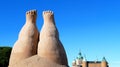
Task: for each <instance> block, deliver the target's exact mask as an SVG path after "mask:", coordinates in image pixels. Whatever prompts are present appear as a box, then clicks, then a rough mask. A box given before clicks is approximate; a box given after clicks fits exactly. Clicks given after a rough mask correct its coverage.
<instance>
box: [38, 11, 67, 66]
mask: <svg viewBox="0 0 120 67" xmlns="http://www.w3.org/2000/svg"><path fill="white" fill-rule="evenodd" d="M43 19H44V24H43V27H42V30H41V32H40V37H39V40H40V41H39V43H38V55H39V56H40V57H43V58H45V59H47V60H50V61H52V62H55V63H58V64H60V65H66V66H67V65H68V61H67V56H66V53H65V50H64V47H63V45H62V43H61V42H60V40H59V33H58V30H57V28H56V26H55V21H54V14H53V12H52V11H44V12H43Z"/></svg>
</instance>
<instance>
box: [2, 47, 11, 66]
mask: <svg viewBox="0 0 120 67" xmlns="http://www.w3.org/2000/svg"><path fill="white" fill-rule="evenodd" d="M11 50H12V48H11V47H0V67H8V64H9V57H10V54H11Z"/></svg>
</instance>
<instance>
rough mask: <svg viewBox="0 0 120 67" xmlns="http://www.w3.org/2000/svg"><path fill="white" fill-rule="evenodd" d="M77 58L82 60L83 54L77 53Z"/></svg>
mask: <svg viewBox="0 0 120 67" xmlns="http://www.w3.org/2000/svg"><path fill="white" fill-rule="evenodd" d="M77 59H79V60H83V56H82V54H81V52H79V53H78V56H77Z"/></svg>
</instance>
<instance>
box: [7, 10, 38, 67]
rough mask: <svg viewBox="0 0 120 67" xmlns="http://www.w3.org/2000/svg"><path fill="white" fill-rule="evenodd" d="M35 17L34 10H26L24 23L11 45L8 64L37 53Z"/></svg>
mask: <svg viewBox="0 0 120 67" xmlns="http://www.w3.org/2000/svg"><path fill="white" fill-rule="evenodd" d="M36 18H37V12H36V10H30V11H28V12H26V23H25V25H24V26H23V28H22V29H21V31H20V33H19V37H18V40H17V41H16V43H15V44H14V46H13V49H12V52H11V56H10V61H9V65H10V66H11V65H14V64H15V63H17V62H20V61H21V60H24V59H26V58H28V57H31V56H33V55H35V54H36V53H37V44H38V35H39V32H38V30H37V27H36Z"/></svg>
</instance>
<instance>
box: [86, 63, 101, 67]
mask: <svg viewBox="0 0 120 67" xmlns="http://www.w3.org/2000/svg"><path fill="white" fill-rule="evenodd" d="M88 67H101V63H88Z"/></svg>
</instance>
